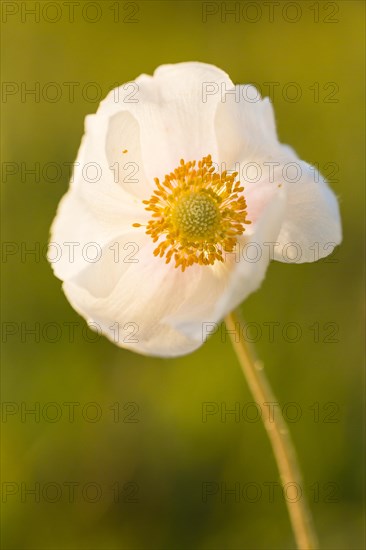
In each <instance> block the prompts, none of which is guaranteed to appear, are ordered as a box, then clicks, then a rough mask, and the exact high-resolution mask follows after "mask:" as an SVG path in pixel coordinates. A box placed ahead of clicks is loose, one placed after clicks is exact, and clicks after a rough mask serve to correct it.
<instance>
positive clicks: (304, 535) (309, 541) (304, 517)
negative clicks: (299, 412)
mask: <svg viewBox="0 0 366 550" xmlns="http://www.w3.org/2000/svg"><path fill="white" fill-rule="evenodd" d="M225 323H226V326H227V328H228V332H229V334H230V338H231V341H232V344H233V347H234V350H235V352H236V355H237V358H238V360H239V363H240V365H241V368H242V370H243V372H244V375H245V377H246V379H247V382H248V385H249V388H250V390H251V392H252V394H253V397H254V399H255V401H256V403H257V405H258V406H259V407H260V409H261V411H262V414H263V416H262V418H263V422H264V426H265V428H266V431H267V434H268V437H269V440H270V442H271V445H272V449H273V453H274V456H275V459H276V462H277V467H278V470H279V473H280V478H281V482H282V485H283V486H286V484H287V483H292V484H294V483H296V487H300V489H301V493H300V494H301V497H300V498H298V499H296V501H292V502H291V501H290V500H289V499H288V498H286V505H287V509H288V513H289V516H290V520H291V524H292V528H293V531H294V535H295V539H296V543H297V547H298V548H299V549H300V550H315V549H317V548H319V547H318V542H317V537H316V534H315V532H314V529H313V525H312V517H311V514H310V510H309V508H308V505H307V502H306V498H305V495H304V491H303V488H304V485H303V481H302V476H301V472H300V468H299V464H298V459H297V456H296V452H295V448H294V445H293V443H292V441H291V436H290V433H289V431H288V429H287V426H286V423H285V421H284V419H283V416H282V414H281V413H280V412H278V410H274V409H275V407H273V411H272V414H271V409H270V407H269V406H267V407H266V406H264V405H265V404H267V405H269V403H276V402H277V401H276V398H275V396H274V394H273V392H272V389H271V387H270V385H269V382H268V380H267V378H266V375H265V373H264V370H263V365H262V364H261V363H260V362H259V361H258V360H257V359H254V358H253V357H252V355H251V353H250V351H249V349H248V347H247V346H246V344H245V342H244V341H243V339H242V338H241V333H240V321H239V318H238V317H237V315H236V314H235V313H234V312H233V313H231V314H230V315H228V316H227V317H226V319H225Z"/></svg>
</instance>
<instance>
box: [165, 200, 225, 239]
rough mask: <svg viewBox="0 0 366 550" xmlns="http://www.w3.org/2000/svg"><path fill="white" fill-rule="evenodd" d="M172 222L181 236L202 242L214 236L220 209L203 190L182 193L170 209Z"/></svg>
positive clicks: (218, 222) (218, 221) (219, 217)
mask: <svg viewBox="0 0 366 550" xmlns="http://www.w3.org/2000/svg"><path fill="white" fill-rule="evenodd" d="M171 217H172V222H173V224H174V225H175V226H176V227H177V229H178V231H179V233H180V235H181V236H182V237H183V238H186V239H189V240H191V241H197V242H203V241H207V240H211V239H212V238H214V236H215V233H216V230H217V229H218V227H219V224H220V219H221V215H220V210H219V207H218V206H217V204H216V202H215V200H214V199H213V198H212V197H210V195H208V194H207V193H205V192H204V191H198V192H193V193H188V194H187V195H183V197H181V199H180V200H178V201H177V203H176V205H175V206H174V207H173V209H172V213H171Z"/></svg>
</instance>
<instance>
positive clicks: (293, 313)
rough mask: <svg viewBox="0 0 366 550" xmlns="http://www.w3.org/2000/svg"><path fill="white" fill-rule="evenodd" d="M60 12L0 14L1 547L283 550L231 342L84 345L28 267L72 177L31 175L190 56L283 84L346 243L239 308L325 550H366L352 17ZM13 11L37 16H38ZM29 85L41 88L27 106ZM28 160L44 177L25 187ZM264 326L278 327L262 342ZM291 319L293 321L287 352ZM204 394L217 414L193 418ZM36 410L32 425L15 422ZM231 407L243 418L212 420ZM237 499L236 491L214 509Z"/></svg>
mask: <svg viewBox="0 0 366 550" xmlns="http://www.w3.org/2000/svg"><path fill="white" fill-rule="evenodd" d="M35 4H38V8H37V6H36V7H35ZM46 4H47V5H48V7H46V8H45V6H46ZM55 4H56V7H55ZM68 4H69V3H67V2H66V3H65V2H2V10H3V24H2V31H3V32H2V41H3V46H4V48H3V52H2V80H3V83H5V87H4V88H3V91H4V95H3V99H2V111H3V116H2V137H3V141H4V145H3V149H2V162H3V164H2V166H3V183H2V185H3V202H2V204H3V241H5V242H6V243H11V244H10V245H9V244H7V245H5V246H6V247H7V248H6V250H7V252H8V253H9V252H10V255H8V256H5V257H4V258H3V266H2V267H3V273H4V274H3V291H2V292H3V299H2V309H3V313H2V319H3V325H2V326H3V358H4V362H3V370H2V391H3V396H2V399H3V416H2V423H1V428H2V444H3V457H2V520H3V529H2V544H3V548H4V549H14V550H15V549H17V550H21V549H34V550H41V549H47V550H51V549H56V548H57V549H58V550H64V549H79V548H80V549H88V550H90V549H96V550H117V549H121V550H122V549H131V550H132V549H133V550H137V549H139V550H145V549H156V550H161V549H181V550H183V549H184V550H191V549H192V550H193V549H194V550H196V549H197V550H198V549H205V550H209V549H210V550H211V549H215V550H224V549H225V550H226V549H233V550H234V549H235V550H237V549H252V550H253V549H266V550H267V549H275V548H276V549H280V548H281V549H282V548H294V540H293V537H292V534H291V528H290V524H289V519H288V516H287V512H286V507H285V500H284V498H283V497H282V496H281V492H280V490H279V489H278V487H277V488H275V492H274V497H273V498H271V497H270V492H269V487H270V485H271V484H277V483H278V482H279V479H278V473H277V469H276V465H275V462H274V459H273V456H272V454H271V450H270V446H269V443H268V440H267V438H266V435H265V432H264V429H263V426H262V424H261V422H255V421H250V420H251V419H252V418H253V417H252V416H251V415H252V413H253V409H250V408H247V407H248V403H250V402H251V401H252V397H251V395H250V393H249V391H248V388H247V385H246V382H245V380H244V379H243V377H242V373H241V370H240V367H239V365H238V363H237V361H236V358H235V356H234V354H233V352H232V349H231V346H230V343H229V341H227V342H226V343H225V342H222V339H221V337H220V332H218V333H217V334H216V335H215V336H214V337H213V338H211V339H210V340H209V342H208V343H207V344H206V345H204V346H203V347H202V348H201V349H200V350H199V351H197V352H196V353H194V354H192V355H189V356H186V357H182V358H179V359H175V360H164V359H153V358H148V357H143V356H139V355H136V354H133V353H130V352H128V351H125V350H121V349H119V348H117V347H115V346H114V345H113V344H111V343H110V342H108V341H107V340H105V339H104V338H97V339H96V341H93V342H91V341H89V340H91V339H93V333H91V332H89V331H86V325H85V322H84V321H83V320H82V319H81V318H80V317H79V316H78V315H77V314H76V313H75V312H74V311H73V309H72V308H71V307H70V305H69V304H68V302H67V300H66V299H65V297H64V295H63V293H62V290H61V284H60V282H59V281H58V280H57V279H56V278H55V277H54V276H53V274H52V271H51V268H50V267H49V265H48V264H47V261H46V260H45V258H44V254H41V256H40V257H39V258H37V257H36V256H34V255H33V256H32V255H28V256H25V255H24V250H25V247H27V248H32V247H33V248H34V247H35V246H38V245H37V244H36V243H40V245H39V246H40V247H41V249H42V248H43V246H44V245H45V244H46V243H47V240H48V235H49V227H50V224H51V222H52V219H53V217H54V215H55V212H56V208H57V204H58V202H59V199H60V198H61V196H62V195H63V194H64V193H65V191H66V189H67V187H68V179H69V177H68V169H67V168H66V167H65V168H63V170H62V173H61V174H59V175H58V174H57V173H55V172H53V171H52V168H50V169H49V172H48V173H47V174H46V175H45V174H42V168H43V167H44V166H45V165H47V163H50V162H53V163H57V164H58V165H59V166H64V164H63V163H71V162H73V161H74V160H75V157H76V152H77V149H78V146H79V143H80V139H81V135H82V133H83V120H84V117H85V115H86V114H88V113H92V112H95V110H96V109H97V106H98V102H99V100H100V99H101V96H102V97H104V96H105V95H106V94H107V92H108V90H109V89H110V88H111V87H113V86H114V85H116V84H121V83H123V82H127V81H131V80H133V79H134V78H135V77H136V76H137V75H139V74H140V73H142V72H145V73H151V72H152V71H153V70H154V69H155V68H156V67H157V66H158V65H160V64H162V63H169V62H179V61H186V60H200V61H205V62H210V63H213V64H216V65H217V66H219V67H221V68H223V69H224V70H226V71H227V72H228V73H229V74H230V76H231V78H232V80H233V81H234V82H236V83H239V82H240V83H243V82H245V83H249V82H252V83H256V84H258V85H259V87H260V88H261V90H262V92H263V93H264V95H268V92H269V86H268V84H267V85H266V84H265V83H266V82H267V83H268V82H275V83H278V84H276V85H275V95H274V97H273V95H272V99H273V103H274V107H275V112H276V119H277V124H278V130H279V135H280V139H281V140H282V141H284V142H286V143H290V144H291V145H292V146H293V147H294V148H295V149H296V150H297V152H298V153H299V155H300V157H301V158H303V159H305V160H307V161H309V162H312V163H318V165H319V167H320V169H321V170H322V172H323V173H324V174H325V175H326V176H328V177H329V179H331V180H332V183H331V185H332V187H333V189H334V190H335V192H336V193H337V195H338V196H339V201H340V205H341V211H342V219H343V228H344V241H343V243H342V245H341V246H340V247H339V248H338V249H337V250H336V251H335V252H334V254H333V255H332V256H331V258H330V259H329V261H321V262H318V263H316V264H308V265H298V266H296V265H293V266H291V265H285V264H279V263H272V264H271V266H270V268H269V270H268V274H267V277H266V280H265V282H264V284H263V286H262V288H261V289H260V291H258V292H256V293H255V294H253V295H252V296H251V297H250V298H249V299H248V300H247V301H246V302H245V304H244V305H243V306H242V312H243V315H244V316H245V319H246V321H247V322H251V323H253V325H252V328H253V331H252V332H250V331H249V333H248V334H249V335H251V338H252V339H256V340H257V342H256V349H257V353H258V354H259V356H260V357H261V358H262V359H263V361H264V363H265V365H266V370H267V373H268V377H269V378H270V380H271V383H272V385H273V388H274V390H275V393H276V395H277V398H278V401H279V403H280V405H281V406H284V407H285V409H284V410H285V411H286V414H287V417H290V418H291V419H294V418H295V419H296V421H293V422H291V423H290V424H289V425H290V430H291V433H292V436H293V439H294V441H295V444H296V447H297V450H298V454H299V456H300V461H301V465H302V468H303V474H304V477H305V486H304V487H303V491H304V493H306V495H307V496H308V499H309V502H310V506H311V509H312V512H313V514H314V520H315V524H316V528H317V530H318V533H319V537H320V541H321V548H324V549H327V550H341V549H342V550H346V549H347V550H359V549H361V548H364V536H363V535H364V521H363V512H362V502H363V487H364V483H363V481H364V479H363V470H364V436H363V425H364V423H363V411H364V409H363V393H364V390H363V371H362V364H363V359H362V357H363V346H362V336H363V326H364V325H363V317H362V311H363V309H362V301H363V300H362V298H363V292H362V288H363V287H362V265H363V259H364V254H363V247H362V244H363V230H364V228H363V221H362V218H363V184H362V182H363V177H364V173H363V171H364V163H363V152H364V141H363V130H364V122H363V120H364V110H363V80H364V78H363V76H364V54H363V43H364V38H363V36H364V27H363V25H364V23H363V21H364V3H363V2H361V1H349V0H347V1H340V2H330V3H327V2H315V3H312V2H301V1H298V2H295V3H293V2H292V3H289V2H279V3H272V2H249V3H248V2H236V3H234V2H227V3H226V7H227V8H228V9H229V8H230V7H231V8H233V9H234V10H236V11H235V13H236V15H229V14H227V13H226V12H225V3H221V2H210V3H201V2H198V1H195V2H189V1H184V2H179V1H178V2H177V1H174V2H168V1H166V2H155V1H138V2H137V1H136V2H112V1H111V2H109V1H103V2H94V3H90V2H84V1H83V0H81V1H80V2H78V3H77V5H76V6H75V7H74V10H75V12H74V17H73V19H74V20H73V22H71V21H70V19H71V16H70V11H69V10H70V9H71V8H70V7H68ZM95 5H96V7H95ZM238 6H239V7H238ZM29 9H36V10H37V9H38V10H41V11H40V12H39V13H40V16H39V21H37V20H35V19H36V16H32V15H27V10H29ZM60 9H61V12H60ZM272 9H273V10H274V11H273V17H272V16H271V15H270V14H271V13H272V11H271V10H272ZM42 10H45V11H42ZM118 10H119V11H118ZM60 13H61V17H60V18H59V14H60ZM205 13H206V21H205V20H204V19H205V17H204V14H205ZM58 18H59V20H57V19H58ZM92 19H97V20H96V21H95V22H92V21H91V20H92ZM51 20H53V22H52V21H51ZM70 82H76V83H78V84H77V85H76V87H75V96H74V98H73V99H71V98H70V96H69V94H68V89H69V88H68V87H67V86H68V85H66V84H65V83H70ZM290 82H295V83H297V86H298V87H300V89H301V98H300V99H298V100H297V101H291V100H290V99H289V97H286V89H287V88H286V86H287V85H288V83H290ZM37 83H38V84H37ZM49 83H56V84H57V85H58V86H59V87H61V90H62V94H61V97H56V96H54V94H53V90H55V88H53V89H52V87H49ZM90 83H95V84H94V86H93V85H91V84H90ZM3 86H4V84H3ZM25 86H27V88H28V89H32V88H33V89H36V90H37V86H39V90H40V92H39V96H38V97H37V96H35V95H31V94H24V92H25ZM69 86H70V85H69ZM284 90H285V91H284ZM316 90H317V91H316ZM22 91H23V92H22ZM288 91H289V95H291V92H292V91H293V90H288ZM283 92H284V93H283ZM51 97H56V99H55V101H51V100H50V99H49V98H51ZM291 97H293V96H291ZM4 163H5V164H4ZM6 163H7V164H6ZM9 163H13V164H9ZM21 163H24V164H23V166H22V164H21ZM34 163H39V164H40V168H41V175H40V177H39V178H36V177H35V176H34V175H32V174H28V175H27V174H26V173H25V169H28V168H32V166H33V165H34ZM55 174H56V175H55ZM52 178H54V179H55V181H53V182H52V181H50V180H51V179H52ZM37 179H38V181H37ZM22 251H23V252H22ZM271 322H275V323H279V325H277V329H278V330H276V333H275V334H276V336H275V338H274V341H273V342H272V341H270V338H269V337H268V325H266V324H265V323H271ZM37 323H38V325H37ZM55 323H56V324H57V325H56V326H57V327H61V335H60V333H59V330H58V329H57V328H56V329H53V328H52V327H55ZM67 323H74V324H75V338H74V341H70V340H71V338H70V336H69V332H68V328H67V327H68V326H70V325H67ZM287 323H293V324H295V325H296V327H297V328H296V331H297V330H298V327H300V337H299V338H298V339H297V341H295V342H290V341H289V340H290V339H296V335H295V338H294V333H293V332H291V330H292V329H291V326H290V327H289V326H288V325H287ZM258 326H259V327H260V330H261V331H262V335H261V336H259V337H257V338H256V327H258ZM292 326H293V325H292ZM32 327H33V328H34V327H35V328H36V331H38V333H39V335H40V336H39V341H37V337H36V336H34V335H32V334H28V333H27V332H26V330H27V329H30V328H32ZM37 327H38V328H37ZM44 327H48V328H47V329H46V332H45V334H44V332H43V331H44ZM86 335H87V336H86ZM52 339H54V340H56V341H54V342H52V341H51V340H52ZM208 402H209V403H211V404H213V405H212V407H213V408H212V410H213V411H214V412H215V414H212V415H211V416H209V417H207V418H206V420H207V421H206V422H204V421H203V416H202V411H203V410H204V407H205V403H208ZM67 403H73V404H74V405H67ZM75 403H76V405H75ZM77 403H79V405H77ZM289 403H292V404H294V403H295V405H292V406H291V405H288V404H289ZM73 406H74V407H75V409H74V420H73V421H72V416H71V415H70V410H71V409H70V407H71V408H72V407H73ZM32 407H33V408H34V407H35V408H36V410H37V407H38V410H39V417H38V418H37V416H36V415H32V414H26V408H32ZM235 407H239V408H240V411H241V413H243V414H241V418H240V419H239V420H238V418H236V417H235V416H234V415H230V414H229V415H225V410H226V409H233V408H235ZM291 407H292V408H291ZM221 412H222V413H223V415H222V416H221V414H220V413H221ZM96 415H98V417H96ZM99 416H100V418H99ZM52 420H54V421H52ZM93 420H95V421H93ZM204 483H208V484H209V485H206V487H208V488H209V490H210V492H211V493H213V494H209V495H207V498H206V499H205V498H203V493H202V491H203V484H204ZM235 484H237V485H235ZM235 486H236V489H237V490H238V488H239V490H240V494H239V495H238V496H237V497H236V498H235V495H234V496H233V495H231V496H230V494H227V495H226V497H225V490H229V489H233V488H235ZM273 486H274V487H276V486H275V485H273ZM72 487H74V489H73V490H72ZM32 489H33V490H35V491H36V493H35V494H32V493H31V492H27V491H31V490H32ZM73 491H74V493H73ZM37 500H38V502H37Z"/></svg>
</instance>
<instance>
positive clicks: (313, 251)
mask: <svg viewBox="0 0 366 550" xmlns="http://www.w3.org/2000/svg"><path fill="white" fill-rule="evenodd" d="M298 167H299V180H298V181H296V182H292V183H291V182H289V181H284V184H283V185H284V189H285V192H286V197H287V202H286V210H285V215H284V221H283V223H282V227H281V231H280V233H279V235H278V237H277V239H276V240H277V241H278V243H279V244H278V245H277V246H276V247H275V256H274V259H275V260H278V261H282V262H295V263H303V262H313V261H315V260H318V259H320V258H324V257H325V256H327V255H328V254H330V253H331V252H332V251H333V249H334V247H335V246H337V245H338V244H339V243H340V242H341V240H342V227H341V219H340V213H339V206H338V201H337V198H336V196H335V194H334V193H333V191H332V190H331V189H330V188H329V186H328V185H327V183H326V181H325V180H324V178H323V177H322V176H321V175H320V174H319V173H318V171H317V170H316V169H315V168H313V167H312V166H310V165H309V164H307V163H306V162H303V161H298ZM282 175H283V171H282ZM279 177H280V176H279ZM292 178H293V176H291V179H292Z"/></svg>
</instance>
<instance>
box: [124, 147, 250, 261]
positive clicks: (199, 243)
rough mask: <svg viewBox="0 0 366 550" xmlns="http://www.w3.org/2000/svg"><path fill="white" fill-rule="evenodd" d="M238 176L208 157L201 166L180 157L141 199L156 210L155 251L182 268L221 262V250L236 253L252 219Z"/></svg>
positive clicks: (151, 225) (152, 231)
mask: <svg viewBox="0 0 366 550" xmlns="http://www.w3.org/2000/svg"><path fill="white" fill-rule="evenodd" d="M237 175H238V174H237V172H233V173H232V174H228V173H227V172H226V171H225V172H222V174H219V173H218V172H215V167H214V166H213V165H212V160H211V156H210V155H208V156H207V157H204V158H203V159H202V160H200V161H199V162H198V163H197V166H196V161H190V162H184V160H181V161H180V166H179V167H178V168H176V169H175V170H174V171H173V172H172V173H170V174H168V175H166V176H165V178H164V181H163V182H162V183H160V181H159V179H158V178H155V183H156V187H157V189H156V190H155V191H154V194H153V195H152V196H151V197H150V199H149V200H145V201H143V202H144V204H146V205H147V206H146V210H148V211H150V212H152V216H151V219H150V221H149V222H148V224H147V226H146V233H147V234H148V235H150V236H151V238H152V239H153V241H154V242H157V241H160V242H159V244H158V246H157V247H156V248H155V250H154V255H155V256H160V257H163V256H164V255H165V256H166V263H169V262H170V261H171V259H172V258H174V260H175V267H180V268H181V270H182V271H184V270H185V269H186V268H187V267H188V266H190V265H193V264H194V263H198V264H201V265H212V264H214V263H215V261H220V262H223V261H224V258H223V252H232V250H233V248H234V246H235V244H236V242H237V237H238V236H239V235H241V234H242V233H244V231H245V224H249V223H250V221H248V220H247V219H246V216H247V213H246V207H247V205H246V202H245V198H244V196H243V195H242V191H243V190H244V188H243V187H241V186H240V182H239V181H235V180H236V177H237ZM133 226H134V227H141V224H139V223H134V224H133Z"/></svg>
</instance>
